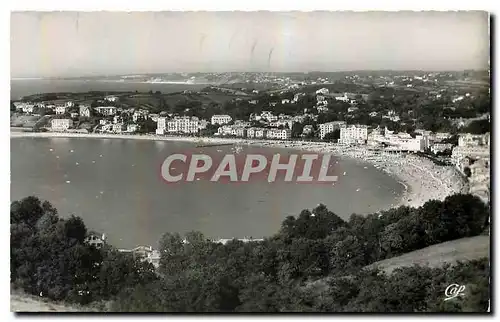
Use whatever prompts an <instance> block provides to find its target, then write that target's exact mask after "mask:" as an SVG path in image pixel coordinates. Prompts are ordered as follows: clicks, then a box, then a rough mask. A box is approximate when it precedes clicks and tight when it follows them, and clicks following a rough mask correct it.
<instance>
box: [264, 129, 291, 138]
mask: <svg viewBox="0 0 500 322" xmlns="http://www.w3.org/2000/svg"><path fill="white" fill-rule="evenodd" d="M266 137H267V138H269V139H280V140H289V139H290V138H291V137H292V131H291V130H290V129H268V130H267V133H266Z"/></svg>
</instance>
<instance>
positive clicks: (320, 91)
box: [316, 88, 329, 95]
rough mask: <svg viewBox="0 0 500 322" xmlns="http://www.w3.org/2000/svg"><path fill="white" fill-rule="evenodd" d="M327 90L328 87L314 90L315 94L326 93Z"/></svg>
mask: <svg viewBox="0 0 500 322" xmlns="http://www.w3.org/2000/svg"><path fill="white" fill-rule="evenodd" d="M328 92H329V90H328V88H320V89H318V90H317V91H316V94H323V95H326V94H328Z"/></svg>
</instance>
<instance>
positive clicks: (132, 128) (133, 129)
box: [127, 124, 139, 133]
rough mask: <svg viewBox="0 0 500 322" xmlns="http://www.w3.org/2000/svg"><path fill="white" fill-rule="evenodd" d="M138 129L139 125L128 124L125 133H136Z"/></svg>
mask: <svg viewBox="0 0 500 322" xmlns="http://www.w3.org/2000/svg"><path fill="white" fill-rule="evenodd" d="M138 129H139V125H137V124H128V125H127V132H129V133H134V132H137V130H138Z"/></svg>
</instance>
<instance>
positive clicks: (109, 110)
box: [95, 106, 116, 116]
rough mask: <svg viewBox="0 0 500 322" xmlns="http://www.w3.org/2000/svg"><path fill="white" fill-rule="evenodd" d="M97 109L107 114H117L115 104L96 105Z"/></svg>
mask: <svg viewBox="0 0 500 322" xmlns="http://www.w3.org/2000/svg"><path fill="white" fill-rule="evenodd" d="M95 110H96V111H97V112H99V113H101V114H102V115H105V116H112V115H115V114H116V107H114V106H99V107H96V108H95Z"/></svg>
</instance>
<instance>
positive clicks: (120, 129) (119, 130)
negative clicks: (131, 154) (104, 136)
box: [113, 123, 126, 133]
mask: <svg viewBox="0 0 500 322" xmlns="http://www.w3.org/2000/svg"><path fill="white" fill-rule="evenodd" d="M125 129H126V127H125V126H124V125H123V123H115V124H113V132H115V133H122V132H123V130H125Z"/></svg>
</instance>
